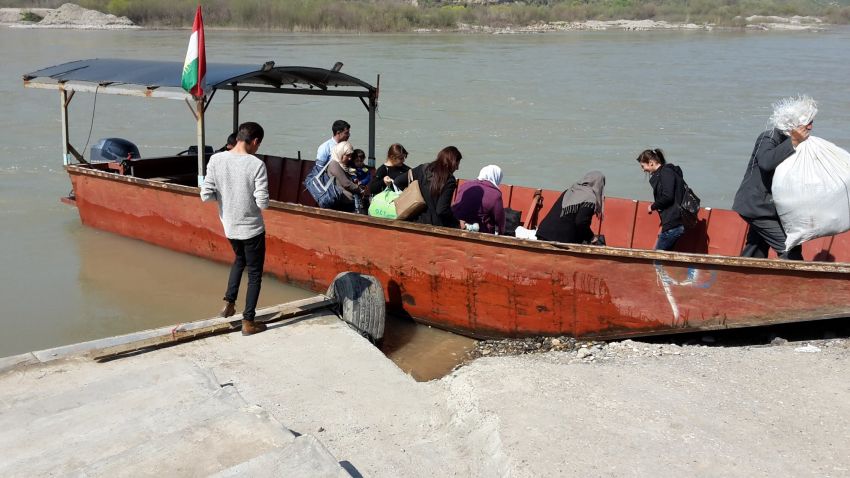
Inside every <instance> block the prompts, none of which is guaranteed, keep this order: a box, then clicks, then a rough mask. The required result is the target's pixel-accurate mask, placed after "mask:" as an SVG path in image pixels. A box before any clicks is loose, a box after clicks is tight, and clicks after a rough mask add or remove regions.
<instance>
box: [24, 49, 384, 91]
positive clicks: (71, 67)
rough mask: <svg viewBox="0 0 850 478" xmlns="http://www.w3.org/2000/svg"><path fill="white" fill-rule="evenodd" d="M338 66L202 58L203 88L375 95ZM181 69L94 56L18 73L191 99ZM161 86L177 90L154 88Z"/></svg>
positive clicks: (29, 80) (43, 81) (41, 81)
mask: <svg viewBox="0 0 850 478" xmlns="http://www.w3.org/2000/svg"><path fill="white" fill-rule="evenodd" d="M338 65H339V67H341V66H342V64H338ZM338 70H339V68H333V69H330V70H328V69H324V68H314V67H306V66H275V65H274V62H271V61H269V62H266V63H265V64H263V65H259V66H257V65H243V64H235V63H207V71H206V77H205V79H206V84H207V89H208V90H209V91H211V92H215V90H219V89H225V90H236V91H262V92H269V93H291V94H308V95H329V96H355V97H361V98H369V97H376V96H377V89H376V88H375V87H373V86H372V85H370V84H368V83H366V82H364V81H362V80H360V79H358V78H355V77H353V76H350V75H347V74H345V73H341V72H340V71H338ZM182 73H183V64H182V63H180V62H176V61H154V60H124V59H112V58H95V59H91V60H77V61H71V62H68V63H63V64H61V65H56V66H51V67H48V68H44V69H41V70H38V71H34V72H32V73H27V74H25V75H23V79H24V82H25V84H26V86H28V87H36V88H38V87H42V88H43V87H48V88H49V87H57V86H59V85H62V86H61V87H62V88H65V89H70V90H91V89H95V88H97V90H98V92H100V93H112V94H125V95H126V94H132V93H131V91H132V90H128V89H127V87H136V88H138V87H141V88H144V90H146V91H145V92H142V93H141V94H143V95H144V96H157V97H169V98H175V99H184V98H185V99H191V95H190V94H189V93H187V92H185V91H183V90H182V88H181V75H182ZM33 80H37V81H33ZM50 80H53V81H50ZM68 82H81V83H93V84H95V86H91V87H90V88H81V87H80V86H78V85H75V84H68ZM72 85H73V86H72ZM160 88H165V89H179V90H180V91H177V92H169V93H166V92H164V91H163V92H157V94H154V92H155V91H156V90H158V89H160ZM208 96H211V95H208Z"/></svg>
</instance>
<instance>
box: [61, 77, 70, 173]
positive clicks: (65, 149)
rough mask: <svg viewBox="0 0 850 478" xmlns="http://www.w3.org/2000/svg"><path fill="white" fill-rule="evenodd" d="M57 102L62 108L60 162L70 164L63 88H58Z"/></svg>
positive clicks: (66, 94) (66, 97)
mask: <svg viewBox="0 0 850 478" xmlns="http://www.w3.org/2000/svg"><path fill="white" fill-rule="evenodd" d="M59 103H60V107H61V109H62V113H61V115H62V164H63V165H65V166H67V165H69V164H71V152H70V151H69V150H68V144H69V138H68V92H67V91H66V90H65V89H64V88H60V89H59Z"/></svg>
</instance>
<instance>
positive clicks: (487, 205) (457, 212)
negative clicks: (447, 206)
mask: <svg viewBox="0 0 850 478" xmlns="http://www.w3.org/2000/svg"><path fill="white" fill-rule="evenodd" d="M501 183H502V168H500V167H498V166H495V165H492V164H491V165H489V166H484V167H483V168H481V172H480V173H478V179H472V180H469V181H464V183H463V184H461V185H460V187H459V188H458V190H457V196H456V197H455V202H454V204H452V214H454V216H455V217H456V218H457V219H458V220H460V221H462V223H461V227H464V223H466V224H478V230H479V232H487V233H490V234H504V233H505V206H504V204H502V191H501V190H500V189H499V184H501Z"/></svg>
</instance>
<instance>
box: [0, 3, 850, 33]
mask: <svg viewBox="0 0 850 478" xmlns="http://www.w3.org/2000/svg"><path fill="white" fill-rule="evenodd" d="M65 1H66V0H34V1H33V0H29V1H23V0H0V5H2V6H7V7H33V8H35V7H51V8H55V7H58V6H59V5H61V4H62V3H65ZM77 3H78V4H79V5H80V6H82V7H85V8H90V9H95V10H99V11H101V12H106V13H112V14H114V15H119V16H126V17H129V18H130V19H131V20H132V21H133V22H135V23H136V24H138V25H142V26H148V27H185V26H188V25H191V23H192V18H193V12H194V9H195V7H196V5H197V0H78V2H77ZM201 5H202V6H203V10H204V23H205V25H207V26H211V27H215V26H219V27H239V28H266V29H275V30H288V31H357V32H403V31H410V30H414V29H452V28H455V27H456V26H457V25H458V24H459V23H466V24H470V25H482V26H492V27H504V26H521V25H530V24H534V23H539V22H556V21H584V20H618V19H629V20H644V19H651V20H667V21H671V22H693V23H714V24H717V25H726V26H743V24H744V22H743V20H741V17H747V16H750V15H778V16H786V17H787V16H792V15H801V16H806V15H811V16H817V17H821V18H823V19H824V20H825V21H827V22H829V23H835V24H848V23H850V0H833V1H828V0H827V1H823V0H743V1H737V0H526V1H524V2H504V1H498V0H496V1H494V0H489V1H488V0H479V1H470V2H468V3H463V2H454V1H436V0H418V1H414V2H412V1H410V0H239V1H231V0H203V1H202V2H201Z"/></svg>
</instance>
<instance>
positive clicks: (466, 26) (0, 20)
mask: <svg viewBox="0 0 850 478" xmlns="http://www.w3.org/2000/svg"><path fill="white" fill-rule="evenodd" d="M187 18H191V16H188V17H187ZM228 23H230V22H222V21H220V20H219V21H216V18H215V16H213V19H212V21H209V20H208V23H207V25H206V28H207V29H211V30H212V29H226V30H242V29H246V30H256V29H264V30H270V31H290V32H344V33H364V32H372V33H375V32H378V33H392V32H413V33H484V34H528V33H550V32H569V31H606V30H612V31H660V30H707V31H711V30H715V29H723V30H764V31H767V30H782V31H822V30H825V29H827V28H828V27H829V26H830V23H829V22H828V20H827V19H824V18H821V17H817V16H801V15H793V16H773V15H749V16H741V15H739V16H735V17H733V18H732V19H731V20H729V21H717V20H715V21H711V22H690V21H686V22H676V21H667V20H663V19H655V18H648V19H626V18H621V19H616V20H597V19H587V20H576V21H563V20H544V19H539V18H530V19H527V20H525V21H511V20H510V19H500V20H498V21H496V20H494V21H493V22H492V23H488V22H483V23H482V22H477V23H474V22H468V21H467V19H466V18H465V17H458V18H457V19H454V20H445V21H442V22H428V21H423V22H420V23H421V24H410V25H396V26H395V27H376V26H374V25H373V24H360V23H357V22H352V23H347V22H341V23H340V24H339V25H338V26H327V25H321V26H320V25H310V24H309V23H306V24H301V23H293V24H289V25H287V24H281V25H268V24H249V25H238V24H237V25H235V26H233V25H228ZM0 25H6V26H9V27H15V28H67V29H83V30H116V29H139V28H145V29H161V28H167V29H173V28H188V27H189V26H191V25H185V24H183V22H171V21H168V22H164V21H162V20H161V19H159V20H157V19H149V20H147V21H144V20H141V19H137V20H136V21H135V22H134V21H133V20H131V19H130V18H129V17H127V16H117V15H113V14H110V13H103V12H101V11H98V10H92V9H86V8H83V7H80V6H79V5H76V4H73V3H66V4H63V5H62V6H61V7H59V8H0Z"/></svg>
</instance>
